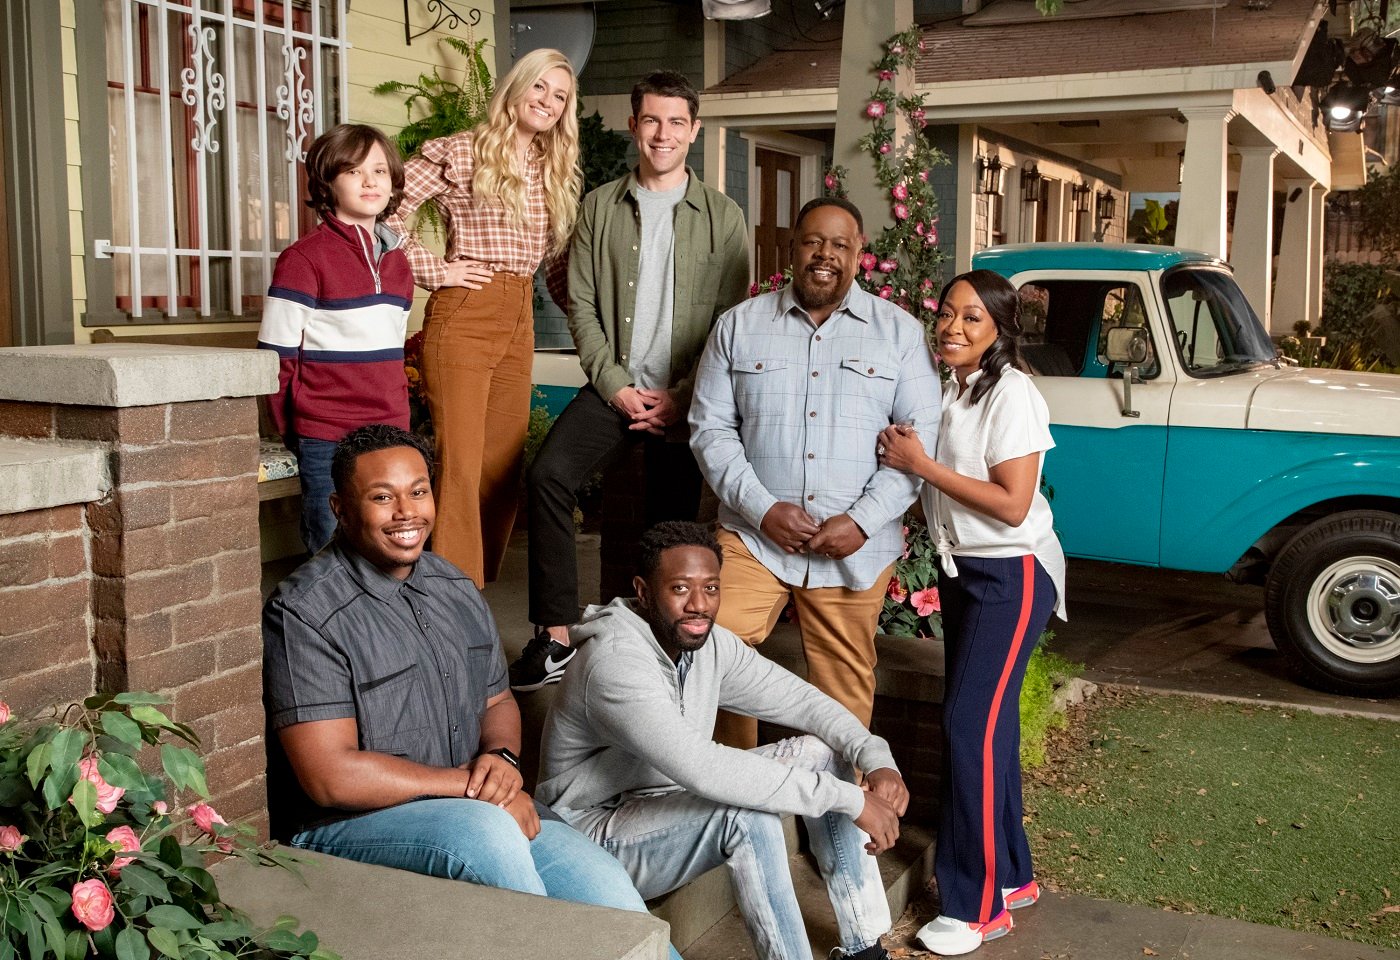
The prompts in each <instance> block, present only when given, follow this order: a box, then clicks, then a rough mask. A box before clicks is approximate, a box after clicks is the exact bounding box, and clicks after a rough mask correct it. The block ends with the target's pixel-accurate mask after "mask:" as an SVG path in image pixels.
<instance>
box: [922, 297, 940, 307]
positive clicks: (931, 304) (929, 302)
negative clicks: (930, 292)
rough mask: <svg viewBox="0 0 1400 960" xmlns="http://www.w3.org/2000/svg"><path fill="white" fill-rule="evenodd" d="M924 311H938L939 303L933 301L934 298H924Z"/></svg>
mask: <svg viewBox="0 0 1400 960" xmlns="http://www.w3.org/2000/svg"><path fill="white" fill-rule="evenodd" d="M924 309H925V310H937V309H938V301H937V300H935V299H933V297H924Z"/></svg>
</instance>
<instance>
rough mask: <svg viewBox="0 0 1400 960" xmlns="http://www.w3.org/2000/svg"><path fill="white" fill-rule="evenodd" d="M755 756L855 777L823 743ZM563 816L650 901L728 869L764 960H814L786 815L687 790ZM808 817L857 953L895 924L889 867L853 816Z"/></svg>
mask: <svg viewBox="0 0 1400 960" xmlns="http://www.w3.org/2000/svg"><path fill="white" fill-rule="evenodd" d="M753 752H754V753H757V754H759V755H760V756H765V757H769V758H771V759H774V760H777V761H779V762H781V763H785V764H788V765H790V766H794V767H801V768H803V769H806V770H814V771H830V772H832V773H835V774H837V775H838V776H841V777H843V778H844V779H847V780H851V779H853V778H854V777H853V772H852V770H851V768H850V766H849V765H848V764H847V763H846V762H845V761H844V760H842V759H841V758H840V757H839V756H837V755H836V754H835V753H834V752H833V751H832V749H831V748H830V747H829V746H827V745H826V744H825V743H823V742H822V741H821V740H819V739H817V738H816V737H811V736H807V737H794V738H791V739H788V740H783V741H781V742H779V743H771V744H768V745H766V746H762V747H758V748H757V749H756V750H754V751H753ZM555 812H557V813H558V814H559V815H560V816H562V817H563V818H564V819H566V820H568V821H569V822H570V823H571V824H573V825H574V826H575V827H576V828H578V830H579V831H581V832H582V833H584V834H586V835H587V836H589V837H592V838H593V840H594V841H596V842H597V843H598V844H599V845H601V846H602V847H603V849H605V850H607V851H608V852H609V853H611V854H612V855H613V856H614V857H616V858H617V859H618V860H619V861H621V863H622V865H623V866H624V867H626V868H627V872H628V874H630V875H631V877H632V881H633V882H634V883H635V884H636V885H637V891H638V892H639V893H640V894H641V895H642V896H643V897H646V898H647V899H648V900H650V899H651V898H653V897H659V896H661V895H662V894H665V893H669V892H670V891H672V890H675V889H676V888H677V887H680V886H682V885H684V884H685V883H686V882H688V881H690V880H692V879H694V878H695V877H697V876H699V875H700V874H702V873H704V872H705V871H706V870H709V869H710V868H712V867H715V866H718V865H719V864H721V863H723V864H725V865H727V866H728V867H729V873H730V877H731V878H732V879H733V881H734V892H735V896H736V897H737V899H738V901H739V912H740V913H742V914H743V916H744V923H745V925H746V926H747V927H748V930H749V936H750V937H751V938H752V940H753V944H754V948H755V949H756V950H757V951H758V956H759V957H760V958H761V960H811V958H812V950H811V946H810V945H809V944H808V942H807V930H806V928H805V927H804V925H803V923H802V913H801V910H800V909H799V908H798V905H797V895H796V894H795V893H794V892H793V888H792V874H791V873H790V872H789V871H788V851H787V844H786V841H785V839H784V837H783V825H782V818H781V816H780V815H779V814H776V813H764V812H762V811H759V810H750V809H746V808H743V807H731V806H726V805H724V804H721V803H716V802H714V801H712V800H706V799H705V798H704V797H699V796H696V795H695V794H693V793H685V792H675V793H666V794H661V795H658V796H649V797H639V798H636V799H631V800H628V801H626V802H624V803H623V804H622V805H621V806H618V807H613V808H605V807H593V808H591V809H588V810H563V809H559V808H555ZM805 819H806V821H807V832H808V836H809V837H810V839H811V843H812V853H813V855H814V856H815V857H816V860H817V866H818V868H819V869H820V870H821V875H822V878H823V879H824V880H825V881H826V891H827V896H828V897H830V899H831V906H832V908H833V909H834V910H835V911H836V922H837V927H838V929H839V930H840V934H841V949H842V950H843V951H844V952H845V953H847V954H851V953H857V952H859V951H861V950H864V949H865V948H867V947H869V946H871V945H873V944H874V943H875V942H876V941H877V940H879V939H880V935H881V934H883V933H886V932H888V931H889V929H890V926H891V923H890V907H889V902H888V901H887V900H886V899H885V886H884V883H883V882H882V881H881V879H880V868H879V865H878V864H877V863H876V860H875V858H874V857H872V856H871V855H870V854H869V853H867V852H866V850H865V844H866V843H867V842H868V841H869V840H870V837H869V836H868V835H867V834H866V833H865V832H864V831H863V830H861V829H860V828H858V827H857V826H856V825H855V822H854V821H853V820H851V818H850V817H848V816H846V815H845V814H840V813H828V814H826V815H825V816H821V817H807V818H805Z"/></svg>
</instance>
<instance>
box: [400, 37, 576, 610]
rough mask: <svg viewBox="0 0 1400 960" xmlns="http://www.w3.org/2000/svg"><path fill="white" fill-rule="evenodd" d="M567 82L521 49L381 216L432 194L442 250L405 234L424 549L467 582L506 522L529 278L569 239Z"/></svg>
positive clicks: (525, 366) (562, 60)
mask: <svg viewBox="0 0 1400 960" xmlns="http://www.w3.org/2000/svg"><path fill="white" fill-rule="evenodd" d="M577 96H578V92H577V83H576V78H575V75H574V68H573V66H572V64H570V63H569V60H568V58H567V57H565V56H564V55H563V54H562V53H560V52H559V51H558V50H548V49H544V50H535V51H532V52H531V53H528V54H526V55H525V56H523V57H521V58H520V60H519V61H518V62H517V63H516V64H515V66H514V67H512V68H511V70H510V72H509V73H507V74H506V76H505V78H504V79H503V80H502V81H501V83H500V85H499V86H498V87H497V89H496V92H495V94H494V95H493V96H492V97H491V102H490V104H489V105H488V107H487V119H486V121H485V122H484V123H482V124H479V125H478V126H477V127H475V128H474V129H472V130H467V131H465V132H463V133H458V134H453V135H452V136H450V137H443V138H441V139H439V140H430V141H429V142H427V143H425V144H424V145H423V148H422V150H421V152H420V155H419V156H417V157H414V158H413V159H412V160H410V161H409V162H408V163H407V164H406V165H405V188H404V197H403V203H402V204H400V206H399V209H398V213H397V215H396V216H395V218H394V219H393V220H392V221H391V225H392V226H393V227H394V228H395V229H396V230H399V231H400V232H401V233H405V234H407V233H408V231H405V230H403V222H402V221H403V218H404V217H407V216H408V215H409V214H411V213H412V212H413V211H414V210H416V209H417V208H418V207H419V206H421V205H422V204H424V203H426V202H428V201H433V202H434V203H436V204H437V207H438V210H439V212H440V213H441V214H442V221H443V225H444V227H445V229H446V232H447V256H446V258H445V259H440V258H439V257H437V256H436V255H434V254H433V253H432V252H430V251H429V250H427V249H425V248H424V247H423V246H422V244H421V243H419V242H418V241H417V240H416V239H412V240H410V241H409V242H408V244H407V246H406V252H407V254H408V259H409V263H410V264H411V265H412V267H413V277H414V280H415V281H416V282H417V284H418V285H419V286H421V287H423V288H424V289H427V290H431V291H432V296H431V297H430V298H429V299H428V307H427V311H426V313H425V314H424V318H423V331H424V333H423V380H424V384H425V386H426V389H427V393H428V407H429V410H430V412H431V414H432V418H433V429H434V431H435V432H436V436H437V457H438V471H437V490H436V495H437V505H438V522H437V527H436V529H435V531H434V533H433V550H434V552H435V553H437V554H438V555H439V556H442V557H445V558H446V559H448V560H450V561H451V562H452V563H454V564H456V565H457V566H458V567H460V568H461V569H462V570H463V571H464V572H465V573H466V574H467V575H468V576H470V577H471V578H472V579H473V580H474V581H476V583H477V584H478V585H484V584H485V583H487V582H489V581H492V580H495V579H496V574H497V572H498V571H499V569H500V565H501V558H502V556H503V555H504V553H505V548H506V541H507V539H508V538H509V537H510V531H511V528H512V526H514V523H515V510H516V505H517V499H518V495H519V491H520V469H521V461H522V456H523V452H524V447H525V431H526V425H527V423H528V421H529V415H530V379H531V361H532V357H533V354H534V344H535V327H534V315H533V312H532V309H531V304H532V300H533V286H532V282H531V277H532V276H533V275H534V273H535V269H536V268H537V267H538V266H539V265H540V262H541V261H542V260H544V259H546V258H553V257H555V256H557V255H558V254H559V253H561V252H562V251H563V250H564V249H565V248H566V247H567V246H568V243H569V237H570V234H571V233H572V231H573V226H574V219H575V217H576V216H577V214H578V202H579V194H580V192H581V188H582V184H583V178H582V174H581V173H580V171H579V164H578V118H577V113H576V104H577Z"/></svg>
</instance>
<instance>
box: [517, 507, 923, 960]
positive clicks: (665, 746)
mask: <svg viewBox="0 0 1400 960" xmlns="http://www.w3.org/2000/svg"><path fill="white" fill-rule="evenodd" d="M720 560H721V555H720V549H719V545H718V543H717V542H716V541H715V537H714V534H713V533H712V532H711V531H710V530H709V529H708V528H706V527H703V526H701V525H699V524H696V523H688V522H684V521H670V522H667V523H662V524H658V525H657V526H655V527H653V528H652V529H651V530H649V531H647V533H646V535H645V536H643V538H642V543H641V564H642V576H639V577H637V578H636V579H635V580H634V581H633V583H634V585H635V587H636V590H637V599H636V600H623V599H617V600H614V601H613V602H612V603H610V604H608V605H607V606H603V607H589V608H588V610H587V611H586V612H585V614H584V617H583V619H582V620H581V621H580V622H579V623H578V624H576V625H575V626H574V628H573V639H574V640H575V641H577V642H578V644H579V646H578V650H579V653H578V655H577V657H576V663H575V665H574V666H573V667H571V668H570V669H569V671H568V673H567V674H566V675H565V677H564V680H563V683H562V684H561V686H560V689H559V694H558V696H557V697H556V698H555V701H554V704H553V705H552V706H551V708H550V711H549V716H548V718H547V719H546V721H545V729H544V737H543V745H542V751H541V752H542V759H541V774H540V775H541V781H540V786H539V795H540V797H541V799H544V800H546V802H548V803H550V804H552V805H553V806H554V808H555V810H556V811H557V812H558V813H559V815H560V816H562V817H563V818H564V819H565V820H567V821H568V822H569V823H571V824H573V825H574V826H575V827H577V828H578V829H579V830H581V831H582V832H584V833H586V834H587V835H588V836H590V837H592V838H593V839H594V840H596V841H597V842H598V843H600V844H601V845H602V846H603V848H604V849H605V850H607V851H609V852H610V853H612V855H613V856H615V857H617V859H618V860H620V861H622V864H623V866H625V867H626V868H627V872H628V873H629V874H631V876H632V879H633V881H634V882H635V883H636V884H637V889H638V890H639V891H640V892H641V893H642V895H643V896H645V897H656V896H660V895H661V894H664V893H666V892H668V891H670V890H674V889H676V888H677V887H679V886H681V885H682V884H684V883H686V882H687V881H689V880H690V879H692V878H693V877H696V876H698V875H699V874H701V873H703V872H705V871H706V870H709V869H710V868H711V867H714V866H716V865H718V864H721V863H723V864H726V865H727V866H728V867H729V870H730V875H731V877H732V878H733V881H734V889H735V894H736V897H737V899H738V901H739V909H740V911H741V912H742V913H743V915H744V921H745V923H746V924H747V925H748V929H749V934H750V936H751V937H752V938H753V942H754V947H755V949H756V950H757V951H758V955H759V957H761V958H763V960H778V958H782V960H794V958H797V960H807V958H810V957H811V949H810V947H809V945H808V941H807V933H806V929H805V927H804V926H803V922H802V914H801V912H800V910H799V909H798V905H797V897H796V895H795V894H794V892H793V887H792V877H791V876H790V874H789V873H788V863H787V859H788V857H787V846H786V844H785V842H784V838H783V828H782V821H781V819H780V818H781V816H782V815H783V814H785V813H797V814H801V815H802V816H803V817H806V818H807V822H808V828H809V836H810V837H811V841H812V852H813V854H814V855H815V856H816V858H817V863H818V866H819V867H820V869H821V873H822V876H823V877H824V878H825V879H826V883H827V890H828V894H829V896H830V898H831V904H832V907H833V908H834V909H835V911H836V919H837V924H838V926H839V929H840V936H841V944H840V947H839V948H838V949H836V950H835V951H833V954H832V956H834V957H858V958H860V960H879V958H883V957H885V955H886V954H885V951H884V949H883V948H882V947H881V946H880V936H881V935H882V934H884V933H885V932H887V931H888V930H889V928H890V911H889V905H888V903H887V901H886V899H885V888H884V884H883V883H882V882H881V880H880V871H879V868H878V866H877V864H876V860H875V856H874V855H875V854H877V853H880V852H882V851H884V850H886V849H888V848H889V847H890V846H891V845H892V844H893V843H894V842H895V840H896V839H897V838H898V836H899V817H900V816H901V815H902V814H903V813H904V810H905V807H906V806H907V805H908V801H909V792H908V790H907V789H906V788H905V786H904V781H903V779H902V778H901V777H900V775H899V771H898V770H897V769H896V768H895V765H894V759H893V758H892V757H891V756H890V750H889V745H888V744H886V743H885V741H884V740H882V739H880V738H879V737H877V736H874V735H872V734H871V733H870V732H869V731H867V730H866V729H865V728H864V727H863V726H861V724H860V722H859V721H858V720H857V719H856V718H855V717H854V716H852V715H851V713H850V711H848V710H846V709H845V708H844V707H842V706H841V705H840V704H839V703H837V702H836V701H834V700H832V699H831V698H830V697H828V696H826V695H825V694H823V693H821V692H820V691H818V690H817V689H816V688H815V687H813V686H811V685H809V684H807V683H805V682H804V681H802V680H799V679H798V678H797V677H795V676H793V675H792V674H790V673H788V672H787V671H786V670H784V669H782V668H781V667H779V666H777V665H776V664H773V663H771V662H769V661H767V660H764V659H763V658H762V657H760V656H758V655H757V654H756V653H754V652H753V650H752V649H751V648H750V647H748V646H747V645H745V644H744V643H743V642H742V641H741V640H740V639H739V638H738V637H737V636H735V635H734V634H733V633H731V632H730V631H728V630H725V629H724V628H723V627H717V626H715V623H714V617H715V613H716V611H717V610H718V609H719V593H720V579H719V571H720ZM583 641H588V642H587V643H584V642H583ZM721 706H724V707H727V708H730V709H735V710H740V711H743V712H745V713H750V714H752V715H753V716H756V717H761V718H763V719H765V720H768V721H771V722H773V723H779V724H782V725H784V726H787V727H791V728H794V729H797V730H802V731H806V732H807V733H808V734H810V735H809V736H803V737H796V738H793V739H791V740H784V741H782V742H781V743H776V744H770V745H769V746H766V747H762V748H760V749H758V750H754V751H744V750H737V749H734V748H732V747H726V746H721V745H720V744H718V743H715V742H714V741H713V740H712V739H711V737H710V733H711V730H712V729H713V727H714V722H715V713H716V710H717V709H718V708H719V707H721ZM853 767H855V768H859V769H861V770H864V771H865V783H864V788H863V789H862V787H860V786H857V785H856V784H855V783H854V782H853V770H852V768H853Z"/></svg>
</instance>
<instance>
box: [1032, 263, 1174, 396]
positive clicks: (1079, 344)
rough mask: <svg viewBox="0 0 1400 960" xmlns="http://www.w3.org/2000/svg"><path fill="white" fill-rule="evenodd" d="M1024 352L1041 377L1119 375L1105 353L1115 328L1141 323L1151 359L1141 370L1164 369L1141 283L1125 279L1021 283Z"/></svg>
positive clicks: (1148, 375)
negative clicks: (1159, 358) (1154, 342)
mask: <svg viewBox="0 0 1400 960" xmlns="http://www.w3.org/2000/svg"><path fill="white" fill-rule="evenodd" d="M1021 323H1022V327H1023V328H1024V330H1025V334H1024V336H1023V337H1022V339H1021V355H1022V357H1023V358H1024V359H1025V361H1026V366H1027V368H1028V369H1029V372H1030V373H1032V374H1034V375H1036V376H1041V377H1085V378H1098V379H1102V378H1104V377H1121V376H1122V371H1121V370H1116V369H1114V368H1113V365H1112V364H1110V363H1109V362H1108V358H1107V357H1106V356H1105V355H1104V345H1105V343H1106V342H1107V339H1108V330H1109V328H1111V327H1121V326H1136V327H1142V328H1143V329H1144V331H1146V333H1147V338H1148V340H1147V342H1148V362H1147V363H1146V364H1144V365H1143V366H1142V367H1140V368H1139V371H1138V373H1139V375H1140V376H1142V377H1143V378H1144V379H1152V378H1153V377H1155V376H1157V375H1158V373H1159V372H1160V365H1159V364H1158V362H1157V351H1156V349H1155V348H1154V346H1153V344H1152V331H1151V329H1150V328H1149V327H1148V324H1147V310H1146V307H1145V306H1144V303H1143V297H1142V291H1141V290H1140V289H1139V288H1138V286H1137V284H1135V283H1131V282H1129V281H1125V280H1102V279H1099V280H1094V279H1086V280H1037V281H1035V282H1034V283H1027V284H1025V285H1023V286H1022V287H1021Z"/></svg>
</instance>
